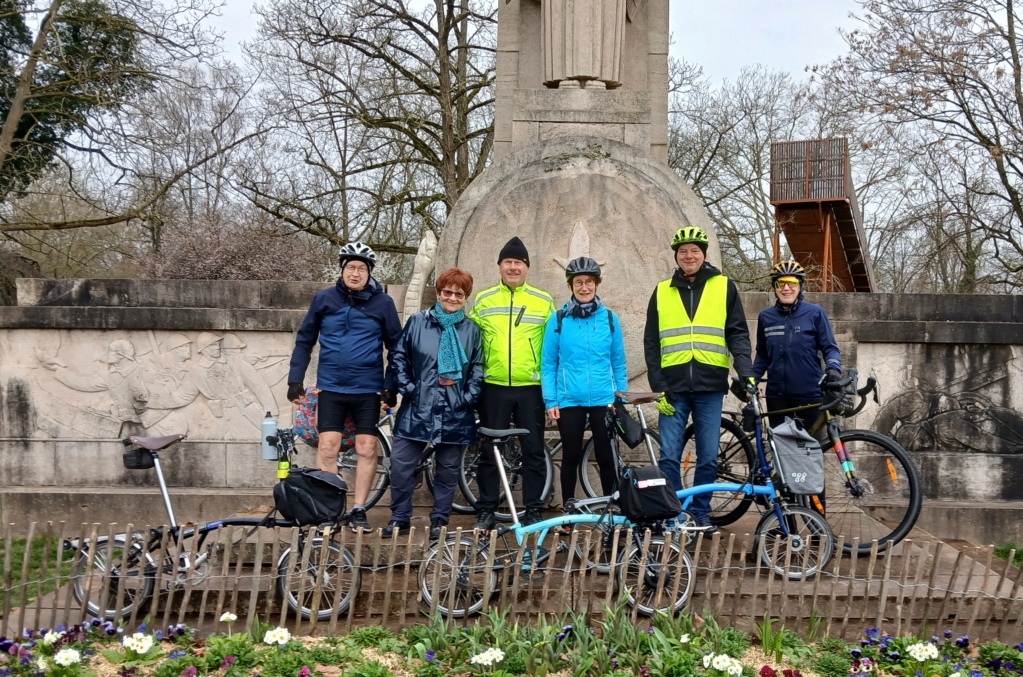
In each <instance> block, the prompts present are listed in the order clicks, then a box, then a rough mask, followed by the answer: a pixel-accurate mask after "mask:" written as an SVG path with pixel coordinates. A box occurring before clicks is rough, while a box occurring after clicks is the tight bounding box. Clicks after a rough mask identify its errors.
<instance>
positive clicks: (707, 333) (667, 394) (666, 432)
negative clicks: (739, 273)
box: [643, 226, 754, 534]
mask: <svg viewBox="0 0 1023 677" xmlns="http://www.w3.org/2000/svg"><path fill="white" fill-rule="evenodd" d="M707 245H708V238H707V234H706V233H705V232H703V230H702V229H700V228H698V227H696V226H686V227H684V228H679V229H678V230H677V231H676V232H675V235H674V237H673V238H672V240H671V248H672V250H673V251H674V254H675V264H676V265H677V266H678V268H677V269H676V270H675V273H674V275H672V276H671V278H670V279H667V280H663V281H662V282H660V283H659V284H658V285H657V288H656V289H654V293H653V295H651V297H650V303H649V305H648V306H647V317H646V328H645V329H644V332H643V354H644V356H645V357H646V365H647V379H648V380H649V382H650V388H651V389H652V390H654V391H661V392H664V397H662V398H661V399H660V400H658V402H657V409H658V411H659V412H660V418H659V419H658V424H659V428H660V433H661V457H660V459H659V460H658V463H657V465H658V466H659V467H660V468H661V471H663V472H664V474H665V475H666V476H667V477H668V479H669V481H671V483H672V485H674V487H675V489H676V490H678V489H680V488H681V486H682V473H681V467H680V460H681V457H682V441H683V439H684V437H685V429H686V425H687V424H688V422H689V415H690V414H692V417H693V427H694V429H695V431H696V435H695V439H696V470H695V473H694V478H693V485H694V486H696V485H700V484H709V483H711V482H713V481H714V479H715V477H716V474H717V455H718V443H719V441H720V437H721V407H722V402H723V400H724V396H725V393H726V392H728V367H729V359H728V356H729V354H731V356H732V360H733V361H734V366H735V371H736V373H738V375H739V378H740V379H742V380H743V381H744V382H746V383H747V384H749V385H748V388H749V389H752V388H753V387H754V386H753V385H752V383H753V381H752V373H753V368H752V365H751V364H750V340H749V329H748V328H747V326H746V315H745V313H744V312H743V309H742V301H741V299H740V298H739V292H738V290H737V289H736V287H735V283H733V282H732V281H731V280H729V279H728V278H727V277H725V276H724V275H722V274H721V271H720V270H718V269H717V268H715V267H714V266H712V265H710V264H709V263H707ZM690 510H691V511H692V514H693V517H694V518H695V519H696V522H697V524H698V525H700V526H703V527H705V531H704V533H706V534H710V533H713V532H714V531H716V528H715V527H713V526H712V525H711V523H710V518H709V515H710V494H709V493H705V494H697V495H696V496H694V497H693V501H692V503H690Z"/></svg>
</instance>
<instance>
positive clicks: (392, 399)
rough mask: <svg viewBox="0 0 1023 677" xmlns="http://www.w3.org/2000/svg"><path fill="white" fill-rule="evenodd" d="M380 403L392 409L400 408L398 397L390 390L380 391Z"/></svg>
mask: <svg viewBox="0 0 1023 677" xmlns="http://www.w3.org/2000/svg"><path fill="white" fill-rule="evenodd" d="M380 401H381V402H383V403H384V404H386V405H387V406H388V407H390V408H391V409H394V408H395V407H396V406H398V395H397V394H396V393H394V392H392V391H390V390H381V391H380Z"/></svg>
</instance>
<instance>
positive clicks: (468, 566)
mask: <svg viewBox="0 0 1023 677" xmlns="http://www.w3.org/2000/svg"><path fill="white" fill-rule="evenodd" d="M488 547H489V545H487V542H486V541H483V540H481V541H479V542H478V543H477V545H476V547H475V549H474V547H473V539H471V538H466V537H462V539H461V540H460V541H459V540H458V539H457V537H456V536H448V537H447V538H446V539H445V540H443V541H440V542H437V543H434V544H432V545H431V546H430V548H429V549H428V550H427V551H426V557H425V558H424V560H423V565H422V566H421V567H419V590H420V592H421V593H422V595H423V603H424V604H425V605H426V608H427V609H429V608H430V607H431V606H432V605H433V599H434V596H435V593H436V597H437V611H438V612H440V613H441V614H443V615H444V616H446V617H448V618H465V617H466V616H470V615H473V614H477V613H479V611H480V610H481V609H482V608H483V600H484V598H485V597H486V593H487V591H488V590H489V591H490V592H493V591H495V590H497V571H496V570H494V569H493V568H491V570H490V572H489V574H488V573H487V571H486V564H487V548H488ZM456 551H457V554H458V557H459V560H460V563H459V565H458V566H457V568H456V566H455V565H454V557H455V554H456ZM434 578H436V582H437V587H436V590H435V589H434V588H433V584H434ZM452 583H453V584H454V586H455V588H454V592H451V589H452V588H451V586H452Z"/></svg>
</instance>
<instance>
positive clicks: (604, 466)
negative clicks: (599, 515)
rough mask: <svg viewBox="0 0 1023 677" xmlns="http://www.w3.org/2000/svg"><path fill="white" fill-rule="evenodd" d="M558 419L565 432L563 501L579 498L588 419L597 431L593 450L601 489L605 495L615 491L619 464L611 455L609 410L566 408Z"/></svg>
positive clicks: (561, 428) (562, 409)
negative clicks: (577, 494)
mask: <svg viewBox="0 0 1023 677" xmlns="http://www.w3.org/2000/svg"><path fill="white" fill-rule="evenodd" d="M560 411H561V418H559V419H558V432H560V433H561V500H562V501H565V502H566V503H567V502H568V500H569V499H572V498H575V483H576V478H577V477H578V476H579V464H580V463H582V460H583V432H584V431H585V430H586V419H589V420H590V430H591V431H592V432H593V447H594V449H593V450H594V452H595V454H596V456H597V467H599V468H600V489H601V491H603V494H604V496H610V495H611V494H612V492H614V485H615V464H614V456H613V455H612V454H611V438H610V437H608V434H607V421H606V420H605V413H606V411H607V407H562V408H561V410H560Z"/></svg>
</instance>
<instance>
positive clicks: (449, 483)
mask: <svg viewBox="0 0 1023 677" xmlns="http://www.w3.org/2000/svg"><path fill="white" fill-rule="evenodd" d="M427 446H428V445H427V443H426V442H420V441H418V440H409V439H405V438H404V437H395V438H394V446H393V448H392V449H391V519H392V520H394V521H396V522H408V521H410V520H411V519H412V493H413V492H414V491H415V488H416V468H417V467H419V461H420V459H422V457H423V452H424V451H425V450H426V447H427ZM462 446H463V445H460V444H438V445H436V447H435V448H434V451H433V463H434V465H435V466H436V469H437V471H436V472H435V473H434V482H433V510H431V511H430V520H431V521H432V520H435V519H439V520H441V521H442V522H444V523H445V524H447V523H448V518H449V517H450V516H451V504H452V503H453V502H454V500H455V487H456V486H457V485H458V472H459V467H458V466H459V461H460V460H461V457H462Z"/></svg>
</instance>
